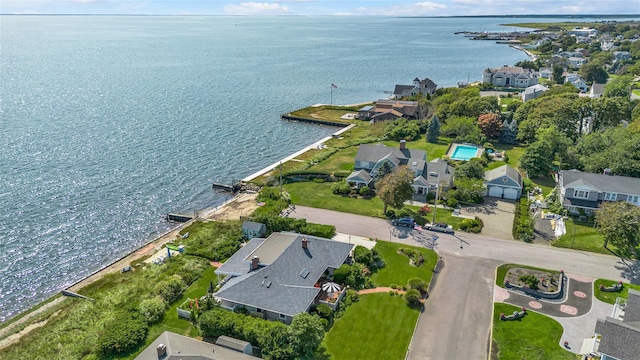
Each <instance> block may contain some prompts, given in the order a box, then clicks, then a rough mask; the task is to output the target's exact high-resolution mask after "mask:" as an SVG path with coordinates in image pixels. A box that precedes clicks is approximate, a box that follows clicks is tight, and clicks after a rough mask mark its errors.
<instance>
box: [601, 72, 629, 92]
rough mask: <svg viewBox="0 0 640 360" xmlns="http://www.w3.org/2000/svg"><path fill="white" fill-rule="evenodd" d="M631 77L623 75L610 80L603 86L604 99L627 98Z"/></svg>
mask: <svg viewBox="0 0 640 360" xmlns="http://www.w3.org/2000/svg"><path fill="white" fill-rule="evenodd" d="M632 80H633V76H631V75H623V76H618V77H616V78H613V79H611V81H609V82H608V83H607V85H605V86H604V94H603V96H604V97H628V96H629V91H630V89H631V81H632Z"/></svg>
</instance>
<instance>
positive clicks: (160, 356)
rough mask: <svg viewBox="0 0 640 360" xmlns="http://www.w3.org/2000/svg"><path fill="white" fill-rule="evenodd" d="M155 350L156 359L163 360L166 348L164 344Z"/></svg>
mask: <svg viewBox="0 0 640 360" xmlns="http://www.w3.org/2000/svg"><path fill="white" fill-rule="evenodd" d="M156 350H157V351H158V359H163V358H164V357H165V356H167V347H166V346H164V344H159V345H158V348H157V349H156Z"/></svg>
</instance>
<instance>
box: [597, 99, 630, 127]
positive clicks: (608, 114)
mask: <svg viewBox="0 0 640 360" xmlns="http://www.w3.org/2000/svg"><path fill="white" fill-rule="evenodd" d="M631 109H632V107H631V102H630V101H629V99H628V98H627V97H626V96H625V97H602V98H600V99H597V100H596V101H595V104H594V112H595V117H594V124H593V129H595V130H597V129H604V128H606V127H611V126H617V125H618V124H620V121H622V120H624V121H629V120H630V119H631Z"/></svg>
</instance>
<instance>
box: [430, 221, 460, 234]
mask: <svg viewBox="0 0 640 360" xmlns="http://www.w3.org/2000/svg"><path fill="white" fill-rule="evenodd" d="M424 228H425V229H426V230H431V231H438V232H443V233H445V234H453V227H451V226H449V225H447V224H445V223H435V224H427V225H425V226H424Z"/></svg>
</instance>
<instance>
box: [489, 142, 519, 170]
mask: <svg viewBox="0 0 640 360" xmlns="http://www.w3.org/2000/svg"><path fill="white" fill-rule="evenodd" d="M494 146H495V149H496V151H502V150H504V151H505V154H506V155H507V158H508V159H507V160H508V161H507V164H509V166H511V167H513V168H516V169H517V168H519V167H520V158H521V157H522V154H524V147H522V146H515V145H506V144H494Z"/></svg>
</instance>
